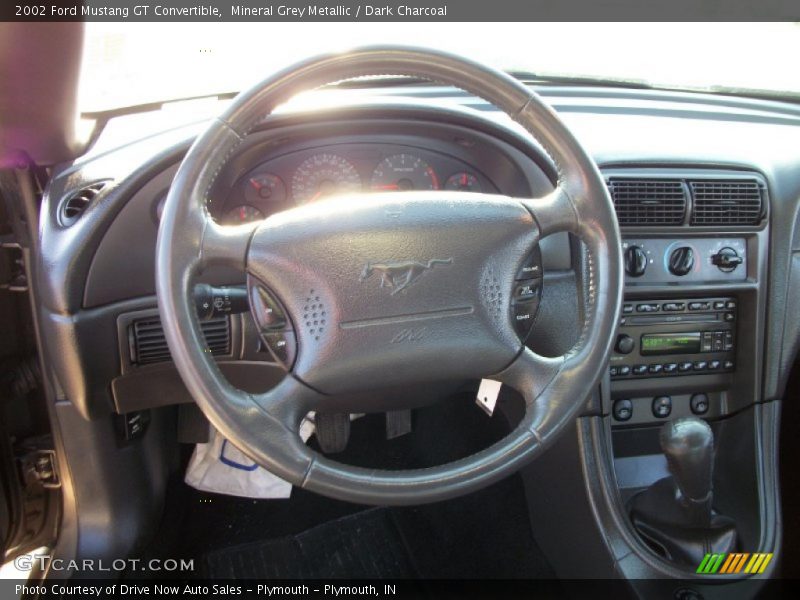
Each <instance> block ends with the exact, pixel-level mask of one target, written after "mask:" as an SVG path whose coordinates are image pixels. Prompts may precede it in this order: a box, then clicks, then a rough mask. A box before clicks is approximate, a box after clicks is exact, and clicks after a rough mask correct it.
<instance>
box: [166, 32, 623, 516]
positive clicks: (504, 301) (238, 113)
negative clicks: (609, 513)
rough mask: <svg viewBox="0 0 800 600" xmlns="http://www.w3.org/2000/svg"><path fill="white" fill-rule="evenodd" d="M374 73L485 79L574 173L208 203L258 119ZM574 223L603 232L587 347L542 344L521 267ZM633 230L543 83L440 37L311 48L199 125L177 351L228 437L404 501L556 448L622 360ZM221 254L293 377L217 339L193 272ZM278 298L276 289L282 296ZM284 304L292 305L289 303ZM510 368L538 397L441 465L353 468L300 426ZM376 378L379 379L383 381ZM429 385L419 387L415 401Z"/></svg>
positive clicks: (344, 487) (329, 479)
mask: <svg viewBox="0 0 800 600" xmlns="http://www.w3.org/2000/svg"><path fill="white" fill-rule="evenodd" d="M370 75H401V76H402V75H406V76H413V77H418V78H423V79H427V80H430V81H432V82H436V83H439V84H445V85H452V86H455V87H458V88H461V89H463V90H466V91H468V92H470V93H472V94H475V95H476V96H479V97H481V98H483V99H484V100H486V101H488V102H490V103H492V104H493V105H495V106H496V107H498V108H499V109H501V110H503V111H505V112H506V113H507V114H508V115H509V116H510V117H511V118H512V119H514V120H515V121H517V122H518V123H519V124H521V125H522V126H523V127H524V128H525V129H527V131H529V132H530V134H531V135H533V136H534V137H535V138H536V139H537V140H538V141H539V143H540V144H541V146H542V147H543V148H545V150H546V151H547V152H548V153H549V155H550V157H551V159H552V160H553V162H554V164H555V166H556V169H557V172H558V182H557V185H556V187H555V190H554V191H553V192H552V193H549V194H547V195H546V196H543V197H540V198H510V197H506V196H500V195H490V194H481V193H474V192H448V191H432V192H390V193H382V194H381V193H378V194H364V195H361V196H358V195H356V196H347V197H338V198H334V199H330V200H324V201H322V202H319V203H316V204H313V205H307V206H302V207H298V208H295V209H292V210H289V211H286V212H282V213H278V214H276V215H274V216H272V217H270V218H268V219H266V220H265V221H262V222H260V223H251V224H246V225H240V226H235V227H231V226H221V225H219V224H217V223H216V222H215V221H214V219H212V218H211V216H210V215H209V212H208V210H207V203H208V196H209V191H210V189H211V186H212V184H213V183H214V180H215V178H216V177H217V174H218V173H219V172H220V170H221V169H222V168H223V167H224V166H225V164H226V163H227V161H228V160H229V159H230V158H231V156H232V155H233V154H234V153H235V152H236V150H237V148H238V147H239V145H240V144H241V143H242V141H243V140H244V138H245V137H246V136H247V134H248V133H249V132H250V131H251V130H252V129H253V128H254V127H255V126H256V125H257V124H259V123H260V122H262V121H263V120H264V119H265V118H266V117H267V116H269V115H270V113H271V112H272V111H273V110H274V108H275V107H276V106H278V105H279V104H281V103H283V102H286V101H287V100H288V99H289V98H290V97H292V96H294V95H296V94H297V93H298V92H301V91H305V90H309V89H314V88H317V87H319V86H322V85H324V84H327V83H331V82H335V81H340V80H344V79H348V78H353V77H361V76H370ZM559 231H568V232H571V233H573V234H575V235H576V236H577V237H578V238H579V239H581V240H582V241H583V242H584V244H585V247H586V252H587V263H588V268H587V269H586V275H585V277H587V278H588V280H587V282H586V289H587V290H588V293H587V295H588V302H587V304H588V305H587V308H586V312H585V322H584V325H583V328H582V333H581V335H580V338H579V340H578V342H577V344H576V345H575V347H574V348H572V349H571V350H570V351H569V352H568V353H567V354H565V355H563V356H560V357H558V358H550V357H544V356H541V355H539V354H536V353H535V352H533V351H531V350H530V349H528V348H527V347H526V346H525V344H524V343H523V341H522V339H521V337H520V336H519V335H518V333H517V328H516V327H515V324H514V314H515V313H514V306H515V304H514V302H515V299H514V295H515V289H516V286H517V285H518V284H519V271H520V269H521V268H522V267H523V266H524V265H525V264H526V263H525V261H526V258H527V257H529V256H530V253H531V252H532V251H533V250H534V249H535V247H536V245H537V244H538V241H539V239H540V238H541V237H543V236H545V235H548V234H551V233H554V232H559ZM620 248H621V245H620V234H619V228H618V225H617V221H616V217H615V214H614V210H613V205H612V202H611V199H610V198H609V195H608V192H607V190H606V187H605V185H604V182H603V179H602V177H601V175H600V173H599V171H598V169H597V167H596V165H595V164H594V162H593V161H592V159H591V158H590V157H589V155H588V154H587V153H586V151H585V150H584V149H583V148H582V147H581V145H580V144H579V143H578V141H577V140H576V139H575V138H574V137H573V136H572V134H571V133H570V132H569V131H568V130H567V128H566V127H565V126H564V124H563V123H562V122H561V120H560V119H559V118H558V116H556V114H555V112H553V110H551V109H550V108H549V107H548V106H546V105H545V104H544V103H543V101H542V100H541V99H540V98H539V97H538V96H537V94H536V93H534V92H533V91H531V90H530V89H528V88H526V87H525V86H523V85H522V84H521V83H519V82H517V81H516V80H514V79H512V78H511V77H509V76H507V75H506V74H504V73H502V72H499V71H496V70H494V69H491V68H488V67H485V66H482V65H480V64H477V63H475V62H472V61H469V60H466V59H464V58H461V57H458V56H454V55H451V54H446V53H442V52H437V51H431V50H423V49H417V48H405V47H369V48H364V49H357V50H354V51H351V52H347V53H344V54H329V55H323V56H320V57H317V58H313V59H310V60H306V61H304V62H301V63H299V64H297V65H295V66H293V67H291V68H288V69H286V70H284V71H281V72H279V73H277V74H275V75H273V76H271V77H269V78H268V79H266V80H264V81H263V82H261V83H259V84H258V85H256V86H255V87H253V88H252V89H250V90H248V91H245V92H242V93H241V94H240V95H239V96H238V97H237V98H236V99H235V100H234V101H233V103H232V104H231V106H230V107H229V108H228V109H227V110H226V111H225V113H224V114H223V115H222V116H220V117H218V118H217V119H215V120H214V121H213V122H211V124H210V125H209V126H208V127H207V129H206V130H205V132H204V133H202V134H201V135H200V136H199V137H198V138H197V139H196V141H195V142H194V144H193V145H192V146H191V148H190V149H189V151H188V153H187V154H186V156H185V158H184V160H183V162H182V164H181V166H180V168H179V170H178V172H177V174H176V176H175V179H174V181H173V183H172V186H171V188H170V191H169V195H168V197H167V201H166V205H165V208H164V213H163V217H162V220H161V226H160V229H159V234H158V248H157V263H156V271H157V292H158V304H159V310H160V313H161V321H162V323H163V326H164V332H165V335H166V338H167V342H168V344H169V347H170V350H171V352H172V356H173V359H174V361H175V365H176V367H177V369H178V371H179V372H180V375H181V377H182V378H183V381H184V383H185V384H186V386H187V388H188V389H189V391H190V393H191V395H192V396H193V397H194V399H195V401H196V402H197V404H198V405H199V407H200V408H201V410H202V411H203V412H204V413H205V415H206V416H207V417H208V418H209V420H210V421H211V423H212V424H213V425H214V427H216V428H217V429H218V430H219V431H220V432H221V433H222V435H224V436H225V437H226V438H228V439H230V440H231V441H232V442H233V443H234V444H235V445H236V446H238V447H239V448H241V449H242V450H243V451H244V452H245V453H247V454H248V455H249V456H250V457H252V458H253V460H255V461H256V462H257V463H259V464H260V465H262V466H263V467H264V468H266V469H267V470H269V471H271V472H272V473H274V474H275V475H278V476H279V477H281V478H283V479H285V480H287V481H289V482H290V483H292V484H293V485H295V486H298V487H302V488H305V489H308V490H313V491H315V492H318V493H320V494H323V495H326V496H330V497H334V498H338V499H343V500H349V501H352V502H358V503H363V504H381V505H404V504H419V503H424V502H433V501H437V500H442V499H446V498H450V497H454V496H458V495H462V494H466V493H468V492H471V491H474V490H476V489H479V488H481V487H483V486H486V485H488V484H490V483H492V482H495V481H497V480H499V479H501V478H502V477H504V476H506V475H509V474H511V473H512V472H514V471H515V470H517V469H519V468H520V467H522V466H523V465H525V464H526V463H528V462H529V461H531V460H532V459H534V458H535V457H536V456H538V455H539V454H541V453H542V452H543V451H544V450H545V449H546V448H547V447H548V446H549V445H550V444H551V443H552V442H553V441H554V440H555V439H556V437H557V436H558V435H559V433H561V432H562V431H563V430H564V429H565V427H566V426H567V425H568V424H569V423H570V421H571V420H573V419H574V418H575V417H576V415H577V414H578V412H579V411H580V409H581V407H582V406H583V405H584V403H585V401H586V399H587V398H588V396H589V394H590V392H591V390H592V389H593V387H594V386H595V385H596V384H597V382H598V381H599V379H600V376H601V374H602V373H603V371H604V370H605V368H606V361H607V357H608V354H609V352H610V349H611V344H612V340H613V336H614V333H615V329H616V326H617V319H618V315H619V312H620V303H621V299H622V273H621V262H622V257H621V249H620ZM211 265H227V266H232V267H235V268H238V269H240V270H242V271H245V272H246V273H247V275H248V281H249V287H250V292H251V311H252V312H253V313H254V317H255V318H256V322H257V323H259V324H260V325H261V327H262V329H263V330H262V333H263V334H264V335H267V334H269V331H270V328H273V329H274V328H276V327H277V328H278V329H280V330H281V331H280V333H281V335H283V336H284V338H286V339H288V340H289V341H290V345H291V347H292V350H291V354H292V355H293V356H292V357H291V358H290V359H289V361H288V362H287V364H289V365H290V368H289V369H288V374H287V376H286V377H284V379H283V380H282V381H281V383H279V384H278V385H277V386H276V387H274V388H273V389H271V390H269V391H268V392H265V393H262V394H250V393H246V392H244V391H241V390H238V389H236V388H234V387H233V386H231V385H230V384H229V383H228V382H227V381H226V379H225V378H224V377H223V375H222V374H221V372H220V370H219V369H218V367H217V366H216V364H215V362H214V360H213V358H212V356H211V354H210V353H209V351H208V350H207V348H206V344H205V342H204V339H203V336H202V334H201V330H200V325H199V321H198V317H197V314H196V310H195V307H194V303H193V300H192V289H193V280H194V277H195V275H196V274H197V273H199V272H200V271H202V270H203V269H204V268H206V267H208V266H211ZM270 302H272V306H271V307H270V306H269V304H270ZM278 313H283V314H281V315H279V317H280V318H278V320H277V321H276V320H275V315H276V314H278ZM478 378H490V379H494V380H497V381H500V382H503V383H504V384H507V385H509V386H511V387H512V388H514V389H516V390H517V391H519V392H520V394H521V395H522V397H523V398H524V400H525V405H526V411H525V414H524V417H523V418H522V420H521V421H520V422H519V424H518V425H517V427H516V428H515V429H514V430H513V431H512V432H511V433H510V434H509V435H508V436H506V437H505V438H503V439H502V440H500V441H499V442H497V443H496V444H494V445H493V446H491V447H489V448H487V449H485V450H482V451H480V452H478V453H475V454H473V455H471V456H468V457H466V458H463V459H461V460H458V461H455V462H451V463H448V464H444V465H441V466H437V467H434V468H427V469H413V470H401V471H384V470H375V469H365V468H360V467H354V466H349V465H345V464H343V463H340V462H337V461H334V460H331V459H330V458H328V457H325V456H323V455H321V454H318V453H316V452H314V451H313V450H312V449H311V448H309V447H308V446H306V445H305V444H304V443H303V442H302V440H301V439H300V437H299V434H298V430H299V426H300V423H301V421H302V419H303V417H304V416H305V415H306V414H307V413H308V412H310V411H314V410H316V411H322V412H326V411H328V412H330V411H332V410H336V409H339V410H340V411H341V410H342V406H341V405H338V404H337V402H339V400H337V399H340V398H343V397H347V398H349V401H348V402H349V404H348V405H347V407H346V408H347V410H349V412H378V411H386V410H397V409H401V408H404V407H408V406H410V404H405V405H404V404H403V401H402V400H398V399H395V400H393V404H392V405H391V406H388V405H387V404H386V401H385V400H383V399H382V397H381V394H380V393H379V392H377V391H376V390H380V389H381V388H386V387H388V386H403V385H409V384H412V383H413V384H423V385H425V384H427V383H433V382H439V381H458V380H467V379H478ZM370 392H375V393H370ZM411 402H413V401H411Z"/></svg>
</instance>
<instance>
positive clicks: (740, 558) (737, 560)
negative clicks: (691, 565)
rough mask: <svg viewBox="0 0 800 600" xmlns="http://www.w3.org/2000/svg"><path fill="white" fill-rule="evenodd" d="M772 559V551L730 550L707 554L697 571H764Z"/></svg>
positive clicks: (712, 573)
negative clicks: (724, 552) (723, 552)
mask: <svg viewBox="0 0 800 600" xmlns="http://www.w3.org/2000/svg"><path fill="white" fill-rule="evenodd" d="M771 560H772V552H769V553H766V552H756V553H754V554H750V553H748V552H730V553H728V554H706V555H705V557H704V558H703V560H702V562H701V563H700V566H699V567H697V573H700V574H703V575H714V574H717V573H718V574H720V575H734V574H736V573H741V572H742V571H744V572H745V573H750V574H758V573H763V572H764V571H765V570H766V568H767V565H768V564H769V563H770V561H771Z"/></svg>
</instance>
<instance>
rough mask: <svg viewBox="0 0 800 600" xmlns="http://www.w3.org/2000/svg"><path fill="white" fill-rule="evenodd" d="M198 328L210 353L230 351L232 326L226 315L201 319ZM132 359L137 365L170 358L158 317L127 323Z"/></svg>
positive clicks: (223, 353)
mask: <svg viewBox="0 0 800 600" xmlns="http://www.w3.org/2000/svg"><path fill="white" fill-rule="evenodd" d="M200 327H201V329H202V331H203V335H204V336H205V340H206V345H207V347H208V349H209V350H210V351H211V354H213V355H225V354H230V352H231V327H230V320H229V319H228V317H226V316H225V317H218V318H215V319H209V320H208V321H201V323H200ZM129 335H130V345H131V362H133V363H135V364H137V365H147V364H151V363H157V362H164V361H168V360H172V357H171V355H170V352H169V347H168V346H167V339H166V338H165V337H164V329H163V327H162V326H161V319H159V318H158V317H151V318H145V319H139V320H137V321H134V322H133V323H132V324H131V325H130V330H129Z"/></svg>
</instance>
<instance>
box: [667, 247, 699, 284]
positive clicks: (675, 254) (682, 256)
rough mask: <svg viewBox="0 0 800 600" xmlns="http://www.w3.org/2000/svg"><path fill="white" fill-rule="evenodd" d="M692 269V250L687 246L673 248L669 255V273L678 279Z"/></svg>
mask: <svg viewBox="0 0 800 600" xmlns="http://www.w3.org/2000/svg"><path fill="white" fill-rule="evenodd" d="M693 267H694V250H692V249H691V248H690V247H689V246H680V247H679V248H675V250H673V251H672V253H671V254H670V255H669V272H670V273H672V274H673V275H677V276H678V277H683V276H684V275H688V274H689V273H690V272H691V271H692V268H693Z"/></svg>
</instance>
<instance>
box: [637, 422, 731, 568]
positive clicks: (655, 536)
mask: <svg viewBox="0 0 800 600" xmlns="http://www.w3.org/2000/svg"><path fill="white" fill-rule="evenodd" d="M660 441H661V449H662V451H663V452H664V454H665V456H666V457H667V465H668V467H669V471H670V473H671V474H672V475H671V476H670V477H665V478H664V479H660V480H659V481H656V482H655V483H654V484H653V485H651V486H650V487H649V488H647V489H646V490H644V491H643V492H640V493H639V494H637V495H636V496H634V497H633V498H632V499H631V501H630V503H629V509H630V510H629V512H630V516H631V521H632V522H633V525H634V527H635V528H636V530H637V531H638V532H639V534H640V535H641V536H642V537H643V538H644V539H645V540H647V541H648V542H649V543H650V544H651V545H653V546H655V547H656V548H658V549H659V550H660V551H661V552H662V553H663V554H664V555H665V556H666V557H667V558H669V559H670V560H673V561H675V562H678V563H684V564H687V565H692V566H696V565H698V564H700V561H701V560H702V559H703V557H704V556H705V554H706V553H708V552H712V553H723V552H731V551H733V550H735V548H736V524H735V523H734V521H733V519H730V518H728V517H725V516H722V515H719V514H717V513H715V512H714V510H713V509H712V499H713V491H712V475H713V472H714V434H713V432H712V431H711V427H710V426H709V425H708V423H706V422H705V421H703V420H701V419H698V418H696V417H688V418H684V419H676V420H675V421H671V422H669V423H666V424H665V425H664V426H663V427H662V429H661V434H660Z"/></svg>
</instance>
